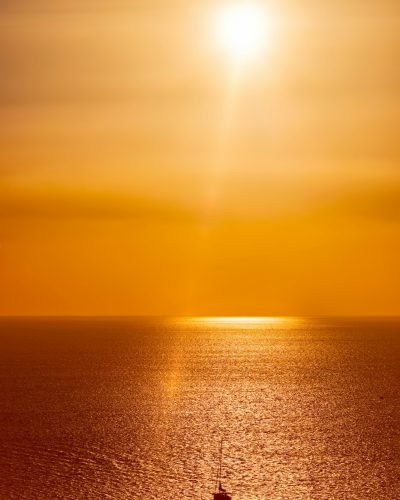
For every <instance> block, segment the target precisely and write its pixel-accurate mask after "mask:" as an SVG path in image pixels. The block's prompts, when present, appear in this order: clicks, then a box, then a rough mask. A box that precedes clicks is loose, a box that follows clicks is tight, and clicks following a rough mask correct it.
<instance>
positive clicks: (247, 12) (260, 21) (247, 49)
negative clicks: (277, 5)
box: [216, 2, 267, 62]
mask: <svg viewBox="0 0 400 500" xmlns="http://www.w3.org/2000/svg"><path fill="white" fill-rule="evenodd" d="M266 28H267V26H266V16H265V12H264V9H263V8H262V7H261V6H259V5H257V4H255V3H249V2H241V3H236V4H231V5H227V6H224V7H222V8H221V9H220V10H219V12H218V14H217V26H216V31H217V38H218V42H219V44H220V46H221V47H222V49H223V50H224V51H225V53H226V55H227V56H228V57H229V58H231V59H232V60H233V61H234V62H244V61H248V60H252V59H254V57H255V56H257V55H258V54H260V53H261V51H262V50H263V49H264V47H265V42H266V36H267V29H266Z"/></svg>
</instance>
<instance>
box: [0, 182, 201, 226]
mask: <svg viewBox="0 0 400 500" xmlns="http://www.w3.org/2000/svg"><path fill="white" fill-rule="evenodd" d="M2 191H3V192H2V194H1V196H0V217H7V218H30V217H32V218H55V219H57V218H59V219H64V218H86V219H110V218H117V219H152V220H158V221H167V220H170V221H181V222H184V221H186V220H189V219H190V218H191V214H190V212H189V211H186V210H184V209H183V208H181V207H179V206H177V205H173V204H172V203H167V202H160V201H153V200H144V199H140V198H136V197H135V196H129V195H124V194H118V193H109V192H103V191H101V192H96V191H85V190H79V189H75V190H74V189H70V190H68V189H67V188H66V189H29V190H24V189H21V190H14V191H8V192H7V191H5V190H2Z"/></svg>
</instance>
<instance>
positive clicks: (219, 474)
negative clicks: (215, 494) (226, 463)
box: [216, 438, 222, 491]
mask: <svg viewBox="0 0 400 500" xmlns="http://www.w3.org/2000/svg"><path fill="white" fill-rule="evenodd" d="M221 482H222V438H221V444H220V448H219V469H218V475H217V487H216V489H217V491H218V490H219V488H220V486H221Z"/></svg>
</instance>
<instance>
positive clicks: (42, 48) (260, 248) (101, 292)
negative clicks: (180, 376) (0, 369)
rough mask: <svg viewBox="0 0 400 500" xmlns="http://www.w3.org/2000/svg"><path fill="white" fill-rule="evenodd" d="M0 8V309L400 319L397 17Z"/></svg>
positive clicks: (285, 8) (296, 7)
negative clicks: (247, 59) (224, 41)
mask: <svg viewBox="0 0 400 500" xmlns="http://www.w3.org/2000/svg"><path fill="white" fill-rule="evenodd" d="M230 3H235V2H229V0H227V1H223V2H222V1H211V0H210V1H208V0H140V1H134V0H131V1H129V0H124V1H123V0H110V1H105V0H79V1H78V0H12V1H11V0H3V1H2V2H0V110H1V111H0V284H1V287H0V314H193V315H203V314H205V315H258V314H260V315H285V314H289V315H300V314H400V259H399V255H400V141H399V130H400V69H399V68H400V66H399V61H400V4H399V2H398V0H390V1H389V0H383V1H379V2H377V1H376V0H346V1H345V0H339V1H336V2H332V1H329V2H328V1H327V0H321V1H317V0H302V1H300V0H287V1H279V2H278V1H271V2H265V1H264V2H259V3H260V4H262V5H263V6H264V7H265V9H266V12H268V19H269V22H268V26H269V29H268V37H267V38H268V40H267V48H266V50H265V51H264V52H263V53H262V54H260V57H259V58H258V59H256V60H253V61H251V63H249V64H246V65H244V66H243V67H242V68H241V72H240V75H239V76H238V77H237V78H236V80H235V81H234V79H233V76H232V67H231V64H230V62H229V61H227V60H226V57H225V54H222V52H221V50H220V47H218V44H217V43H216V39H215V38H216V37H215V33H214V27H215V23H214V19H215V13H216V11H217V10H218V9H219V8H220V6H221V5H226V4H230Z"/></svg>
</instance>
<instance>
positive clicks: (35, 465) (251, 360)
mask: <svg viewBox="0 0 400 500" xmlns="http://www.w3.org/2000/svg"><path fill="white" fill-rule="evenodd" d="M0 347H1V348H0V404H1V406H0V498H1V499H2V500H3V499H25V498H26V499H39V500H40V499H61V498H63V499H103V498H112V499H153V498H154V499H165V500H168V499H186V498H196V499H197V498H198V499H209V500H211V498H212V495H211V494H212V491H213V487H214V482H215V475H216V471H217V465H218V462H217V460H218V458H217V457H218V446H219V440H220V438H221V436H223V438H224V443H225V444H224V448H225V451H224V484H225V486H226V487H227V488H228V490H229V491H231V492H232V493H233V499H234V500H237V499H385V500H388V499H393V500H395V499H396V500H398V499H399V498H400V320H399V319H383V320H382V319H380V320H373V319H368V320H367V319H365V320H360V319H357V320H355V319H352V320H348V319H347V320H345V319H335V320H332V319H313V320H308V319H293V320H289V319H286V320H285V319H282V320H279V319H275V320H274V319H270V320H268V319H265V320H262V319H253V320H249V321H243V320H241V321H239V320H229V319H219V320H217V319H189V318H187V319H151V320H149V319H114V320H110V319H24V320H21V319H18V320H17V319H1V320H0Z"/></svg>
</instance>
